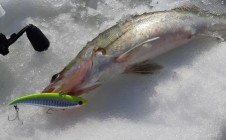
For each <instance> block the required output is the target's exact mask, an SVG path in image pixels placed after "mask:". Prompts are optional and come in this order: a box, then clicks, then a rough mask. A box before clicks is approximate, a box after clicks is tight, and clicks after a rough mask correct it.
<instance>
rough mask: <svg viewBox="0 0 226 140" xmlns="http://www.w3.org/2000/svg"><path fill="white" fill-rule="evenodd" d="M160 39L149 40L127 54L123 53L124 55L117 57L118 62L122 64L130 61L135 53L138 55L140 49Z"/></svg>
mask: <svg viewBox="0 0 226 140" xmlns="http://www.w3.org/2000/svg"><path fill="white" fill-rule="evenodd" d="M158 39H159V37H154V38H151V39H148V40H146V41H144V42H142V43H140V44H138V45H136V46H135V47H133V48H131V49H129V50H128V51H126V52H125V53H123V54H122V55H120V56H119V57H117V58H116V62H118V63H122V62H125V61H127V60H128V59H129V57H130V56H132V55H133V53H136V52H137V51H138V49H140V48H141V47H144V45H145V44H147V43H149V42H152V41H155V40H158ZM149 47H151V46H149Z"/></svg>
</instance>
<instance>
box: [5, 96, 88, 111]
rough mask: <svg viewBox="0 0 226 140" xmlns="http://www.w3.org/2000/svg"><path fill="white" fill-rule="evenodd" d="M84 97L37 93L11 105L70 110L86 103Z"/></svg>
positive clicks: (18, 99) (17, 99) (16, 100)
mask: <svg viewBox="0 0 226 140" xmlns="http://www.w3.org/2000/svg"><path fill="white" fill-rule="evenodd" d="M86 102H87V100H85V99H84V98H82V97H76V96H70V95H64V94H62V93H35V94H29V95H25V96H22V97H19V98H16V99H15V100H13V101H11V102H10V103H9V105H18V104H27V105H36V106H44V107H50V108H59V109H68V108H72V107H76V106H78V105H82V104H84V103H86Z"/></svg>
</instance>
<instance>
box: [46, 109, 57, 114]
mask: <svg viewBox="0 0 226 140" xmlns="http://www.w3.org/2000/svg"><path fill="white" fill-rule="evenodd" d="M51 111H59V110H58V109H53V108H49V109H48V110H47V111H46V113H47V114H53V113H52V112H51Z"/></svg>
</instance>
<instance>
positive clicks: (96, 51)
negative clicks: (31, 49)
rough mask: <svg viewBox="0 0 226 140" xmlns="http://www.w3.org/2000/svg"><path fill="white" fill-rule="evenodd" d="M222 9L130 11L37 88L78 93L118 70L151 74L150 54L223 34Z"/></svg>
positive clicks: (153, 66) (153, 69)
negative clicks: (135, 12)
mask: <svg viewBox="0 0 226 140" xmlns="http://www.w3.org/2000/svg"><path fill="white" fill-rule="evenodd" d="M225 33H226V14H219V15H217V14H214V13H211V12H209V11H207V10H203V9H202V8H200V7H197V6H194V5H187V6H182V7H177V8H174V9H171V10H163V11H155V12H150V13H143V14H141V15H135V16H133V17H131V18H129V19H127V20H124V21H121V22H119V23H117V24H116V25H114V26H112V27H110V28H109V29H107V30H105V31H104V32H102V33H100V34H99V35H98V36H97V37H96V38H94V39H93V40H92V41H89V42H88V43H87V44H86V45H85V47H84V48H83V49H82V50H81V51H80V52H79V53H78V55H77V56H76V57H75V58H74V59H73V60H72V61H71V62H70V63H69V64H68V65H67V66H66V67H65V68H63V70H62V71H60V72H59V73H57V74H55V75H53V76H52V78H51V81H50V84H49V85H48V86H47V87H46V88H45V89H44V90H43V91H42V92H48V93H49V92H61V93H67V94H69V95H74V96H79V95H82V94H84V93H89V92H91V91H92V90H93V89H95V88H97V87H99V86H101V85H102V84H103V82H104V81H106V80H107V79H110V78H112V77H114V76H116V75H118V74H122V73H127V74H130V73H131V74H132V73H134V74H154V73H156V72H158V71H160V70H161V69H162V68H163V66H161V65H159V64H157V63H154V62H150V60H151V59H153V58H155V57H157V56H159V55H161V54H164V53H166V52H168V51H170V50H173V49H175V48H177V47H179V46H182V45H184V44H186V43H188V42H191V41H193V40H196V39H202V38H217V39H220V40H221V41H224V39H225V38H226V37H225V36H226V34H225Z"/></svg>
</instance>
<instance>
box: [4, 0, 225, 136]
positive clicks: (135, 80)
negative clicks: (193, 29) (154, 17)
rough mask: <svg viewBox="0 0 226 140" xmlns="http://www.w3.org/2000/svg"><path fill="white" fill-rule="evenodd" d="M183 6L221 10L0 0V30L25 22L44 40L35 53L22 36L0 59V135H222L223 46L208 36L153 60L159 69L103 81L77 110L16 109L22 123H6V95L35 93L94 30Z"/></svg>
mask: <svg viewBox="0 0 226 140" xmlns="http://www.w3.org/2000/svg"><path fill="white" fill-rule="evenodd" d="M184 3H193V4H196V5H199V6H201V7H204V8H206V9H208V10H212V11H213V12H216V13H222V12H226V10H225V9H226V8H224V7H225V6H226V5H225V3H226V1H225V0H224V1H222V0H217V1H216V0H202V1H196V0H190V1H188V0H186V1H182V0H161V1H157V0H153V1H150V0H139V1H135V0H134V1H133V0H124V1H122V0H85V1H84V0H76V1H75V0H74V1H73V0H71V1H69V0H39V1H36V0H20V1H14V0H0V4H1V6H2V8H3V9H4V11H5V12H3V9H2V8H1V6H0V29H1V30H0V32H2V33H4V34H6V35H7V36H10V34H12V33H14V32H18V31H19V29H21V28H22V27H24V26H25V25H27V24H30V23H32V24H34V25H36V26H37V27H39V28H40V29H41V30H42V31H43V32H44V34H45V35H46V36H47V37H48V38H49V40H50V42H51V46H50V48H49V50H48V51H46V52H43V53H39V52H35V51H34V50H33V48H32V46H31V44H30V42H29V41H28V39H27V37H26V36H25V35H24V36H23V37H21V38H20V39H19V40H18V41H17V42H16V43H15V44H14V45H12V46H11V47H10V53H9V55H7V56H0V63H1V66H0V73H1V75H0V77H1V78H0V105H1V108H0V120H1V121H0V128H1V129H0V139H1V140H11V139H12V140H14V139H17V140H26V139H33V140H41V139H55V140H61V139H65V140H71V139H73V140H75V139H76V140H89V139H93V140H96V139H98V140H100V139H103V140H106V139H108V140H111V139H112V140H117V139H120V140H121V139H126V140H133V139H134V140H137V139H143V140H147V139H154V140H185V139H192V140H225V139H226V131H225V128H226V109H225V106H226V85H225V83H226V78H225V77H226V71H225V69H224V68H225V67H226V61H225V60H226V55H225V54H226V43H217V42H216V40H215V39H204V40H199V41H195V42H192V43H189V44H187V45H184V46H182V47H181V48H178V49H176V50H173V51H171V52H169V53H167V54H164V55H162V56H160V57H158V58H156V59H154V60H153V61H154V62H157V63H159V64H161V65H163V66H164V69H163V70H162V71H161V72H160V73H159V74H156V75H152V76H150V75H149V76H147V75H145V76H138V75H119V76H118V77H116V78H114V79H112V80H109V82H107V83H105V84H104V85H103V86H102V87H101V88H99V89H97V90H95V91H93V92H92V93H90V94H88V95H85V98H86V99H88V104H87V105H85V106H83V107H81V108H77V109H72V110H66V111H57V112H53V114H46V110H47V109H43V108H41V107H33V106H19V108H20V111H19V115H20V119H21V121H23V124H21V121H13V122H10V121H8V120H7V117H8V115H9V116H10V117H13V116H14V115H15V111H14V109H13V107H8V106H7V103H8V102H9V101H10V100H11V99H13V98H16V97H19V96H21V95H24V94H28V93H36V92H39V91H41V90H42V89H43V88H44V87H45V86H46V85H48V83H49V80H50V78H51V76H52V75H53V74H55V73H56V72H58V71H60V70H61V69H62V68H63V67H64V66H65V65H66V64H67V63H68V62H69V61H70V60H71V59H73V58H74V57H75V56H76V54H77V53H78V52H79V51H80V50H81V49H82V47H84V45H85V44H86V42H87V41H90V40H92V39H93V38H94V37H96V36H97V35H98V34H99V33H100V32H102V31H104V30H105V29H107V28H109V27H111V26H112V25H114V24H116V22H118V21H119V20H123V19H125V18H129V17H130V15H134V14H142V13H143V12H150V11H153V10H163V9H170V8H172V7H175V6H179V5H183V4H184ZM222 7H223V8H222ZM3 13H5V15H4V14H3ZM1 15H4V16H2V17H1Z"/></svg>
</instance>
